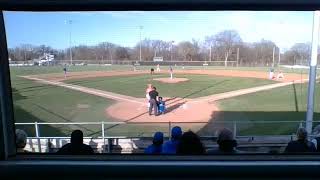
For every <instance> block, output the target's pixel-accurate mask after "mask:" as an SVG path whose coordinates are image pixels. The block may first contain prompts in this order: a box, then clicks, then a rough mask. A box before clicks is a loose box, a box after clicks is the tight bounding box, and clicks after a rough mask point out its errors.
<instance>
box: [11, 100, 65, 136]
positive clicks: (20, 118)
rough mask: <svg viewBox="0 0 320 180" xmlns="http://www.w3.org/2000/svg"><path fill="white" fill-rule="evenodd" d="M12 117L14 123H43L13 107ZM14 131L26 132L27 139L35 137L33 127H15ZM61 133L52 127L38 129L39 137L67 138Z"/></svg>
mask: <svg viewBox="0 0 320 180" xmlns="http://www.w3.org/2000/svg"><path fill="white" fill-rule="evenodd" d="M14 116H15V122H18V123H30V122H44V121H43V120H41V119H39V118H37V117H36V116H34V115H32V114H31V113H29V112H27V111H25V110H24V109H23V108H21V107H19V106H17V105H14ZM15 127H16V129H23V130H24V131H26V133H27V134H28V136H29V137H31V136H33V137H34V136H36V132H35V126H34V125H16V126H15ZM69 135H70V134H66V133H64V132H62V131H61V129H60V128H57V127H52V126H41V127H40V136H69Z"/></svg>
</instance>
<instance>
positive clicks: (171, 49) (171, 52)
mask: <svg viewBox="0 0 320 180" xmlns="http://www.w3.org/2000/svg"><path fill="white" fill-rule="evenodd" d="M173 43H174V41H171V48H170V56H171V58H170V59H171V61H172V46H173Z"/></svg>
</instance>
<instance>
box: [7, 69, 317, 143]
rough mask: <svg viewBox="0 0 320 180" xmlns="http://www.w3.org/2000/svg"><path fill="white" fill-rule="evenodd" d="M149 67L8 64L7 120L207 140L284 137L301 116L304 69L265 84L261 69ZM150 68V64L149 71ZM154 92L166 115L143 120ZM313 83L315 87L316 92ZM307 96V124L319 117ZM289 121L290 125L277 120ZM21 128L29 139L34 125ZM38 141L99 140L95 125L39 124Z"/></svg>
mask: <svg viewBox="0 0 320 180" xmlns="http://www.w3.org/2000/svg"><path fill="white" fill-rule="evenodd" d="M150 68H151V67H150V66H149V67H138V69H137V71H133V68H132V67H131V66H116V65H112V66H70V67H68V73H67V77H66V78H65V77H64V73H63V71H62V69H63V67H62V66H52V67H37V66H32V67H11V68H10V70H11V82H12V89H13V91H12V92H13V101H14V113H15V122H17V123H18V122H19V123H27V122H28V123H29V122H51V123H58V122H59V123H61V122H62V123H70V122H112V123H114V124H106V125H105V127H104V128H105V129H104V130H105V134H106V136H150V135H151V134H153V133H154V132H155V131H163V132H165V133H166V132H167V131H168V123H169V122H170V124H171V126H174V125H180V126H182V127H183V129H184V130H188V129H191V130H194V131H196V132H197V133H198V134H200V135H203V136H206V135H214V134H215V132H216V130H217V129H219V128H221V127H225V126H226V127H230V128H233V127H234V126H233V123H234V122H236V123H237V127H236V128H237V135H279V134H292V133H294V132H295V130H296V128H297V127H298V126H299V123H300V122H301V121H303V120H304V119H305V112H306V96H307V81H306V80H305V79H307V78H308V74H307V73H308V71H307V70H292V69H282V72H284V76H285V77H284V79H280V80H277V79H275V80H269V79H268V70H269V69H268V68H236V67H228V68H225V67H205V68H203V67H185V68H182V67H178V66H177V67H174V78H173V80H171V79H170V78H169V76H170V75H169V70H168V69H169V68H168V67H165V66H164V67H161V71H160V72H156V73H155V74H154V75H153V76H151V75H150ZM154 68H155V67H154ZM147 84H152V85H154V86H155V87H157V91H158V92H159V94H160V96H162V97H164V100H165V102H166V106H167V107H166V108H167V110H166V113H165V114H163V115H160V116H149V115H148V110H147V100H146V98H145V89H146V86H147ZM316 88H319V85H318V84H317V87H316ZM319 101H320V95H319V93H317V91H316V95H315V102H316V103H315V120H317V119H319V120H320V114H319V112H320V106H319V103H317V102H319ZM284 121H293V122H284ZM21 126H23V128H24V129H26V130H27V132H28V135H29V136H34V135H35V131H34V126H32V125H17V128H19V127H21ZM40 129H41V131H40V135H41V136H68V135H69V133H70V132H71V131H72V130H74V129H81V130H83V131H84V133H85V136H93V137H94V136H100V135H101V131H102V130H101V126H100V125H98V124H97V125H85V124H80V125H74V124H73V125H61V124H60V125H52V124H51V125H41V127H40Z"/></svg>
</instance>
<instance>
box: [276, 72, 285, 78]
mask: <svg viewBox="0 0 320 180" xmlns="http://www.w3.org/2000/svg"><path fill="white" fill-rule="evenodd" d="M283 78H284V76H283V73H282V71H279V73H278V75H277V79H283Z"/></svg>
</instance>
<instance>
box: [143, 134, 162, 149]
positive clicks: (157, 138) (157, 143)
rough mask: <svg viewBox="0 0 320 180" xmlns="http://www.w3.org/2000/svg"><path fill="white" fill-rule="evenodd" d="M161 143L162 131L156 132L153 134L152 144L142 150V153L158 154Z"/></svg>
mask: <svg viewBox="0 0 320 180" xmlns="http://www.w3.org/2000/svg"><path fill="white" fill-rule="evenodd" d="M162 144H163V133H162V132H156V133H155V134H154V135H153V141H152V144H151V145H150V146H148V147H147V148H146V149H145V150H144V153H145V154H160V153H161V152H162Z"/></svg>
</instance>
